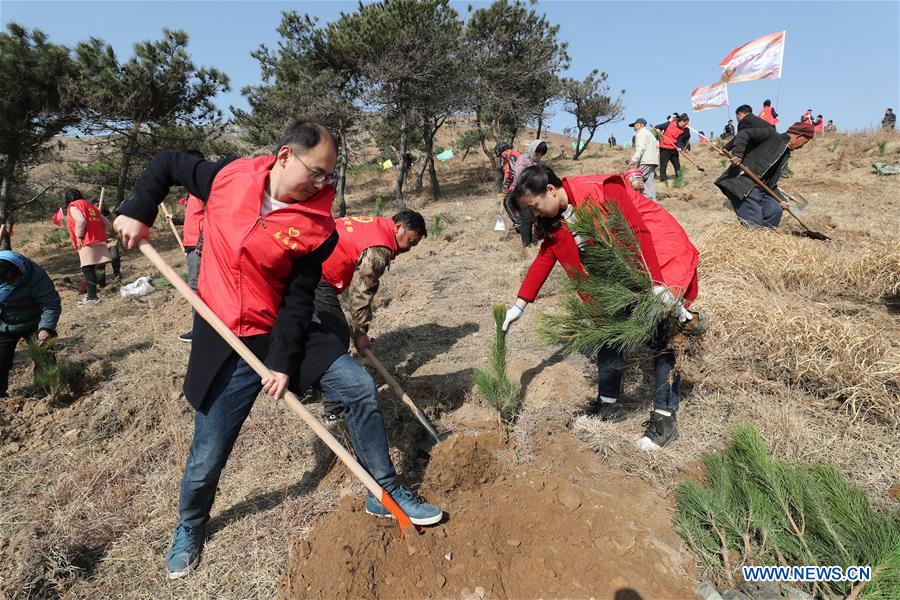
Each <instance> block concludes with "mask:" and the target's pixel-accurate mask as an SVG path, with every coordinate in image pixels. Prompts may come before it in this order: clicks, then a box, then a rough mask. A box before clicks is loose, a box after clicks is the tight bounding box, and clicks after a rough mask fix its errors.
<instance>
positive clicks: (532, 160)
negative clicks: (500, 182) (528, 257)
mask: <svg viewBox="0 0 900 600" xmlns="http://www.w3.org/2000/svg"><path fill="white" fill-rule="evenodd" d="M546 155H547V142H545V141H544V140H534V141H532V142H530V143H529V144H528V146H527V147H526V148H525V152H524V154H522V155H521V156H520V157H519V160H517V161H516V165H515V167H514V168H513V186H514V185H515V181H516V180H517V179H518V178H519V175H521V174H522V171H524V170H525V169H527V168H528V167H530V166H531V165H539V164H542V163H543V160H544V156H546ZM533 229H534V218H533V217H532V216H531V211H530V210H527V209H526V210H522V211H519V235H520V236H521V237H522V245H523V246H525V247H526V248H527V247H529V246H531V245H532V244H533V243H534V241H533V237H534V236H533Z"/></svg>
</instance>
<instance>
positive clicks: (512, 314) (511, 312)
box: [503, 304, 525, 331]
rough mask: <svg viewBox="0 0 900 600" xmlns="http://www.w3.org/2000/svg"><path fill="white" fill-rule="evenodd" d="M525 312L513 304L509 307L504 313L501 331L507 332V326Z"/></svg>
mask: <svg viewBox="0 0 900 600" xmlns="http://www.w3.org/2000/svg"><path fill="white" fill-rule="evenodd" d="M524 312H525V310H524V309H521V308H519V307H518V306H516V305H515V304H513V305H512V306H510V307H509V309H508V310H507V311H506V320H504V321H503V331H508V330H509V326H510V325H512V322H513V321H515V320H516V319H518V318H519V317H521V316H522V313H524Z"/></svg>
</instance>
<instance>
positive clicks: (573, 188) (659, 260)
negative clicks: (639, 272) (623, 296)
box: [503, 165, 699, 450]
mask: <svg viewBox="0 0 900 600" xmlns="http://www.w3.org/2000/svg"><path fill="white" fill-rule="evenodd" d="M636 183H637V182H636ZM641 183H643V182H641ZM514 194H515V201H516V204H517V205H518V206H519V208H524V207H528V208H530V209H531V210H532V212H534V215H535V218H536V221H537V229H538V230H539V232H540V234H541V235H542V236H543V238H544V241H543V242H542V243H541V248H540V250H539V252H538V255H537V257H535V259H534V262H532V264H531V267H530V268H529V269H528V272H527V273H526V275H525V279H524V281H523V282H522V286H521V288H519V294H518V298H516V301H515V303H514V304H513V305H512V306H511V307H510V309H509V310H508V311H507V313H506V320H505V322H504V323H503V329H504V331H506V330H508V329H509V326H510V325H511V324H512V323H513V322H514V321H515V320H517V319H518V318H519V317H520V316H522V313H523V312H524V310H525V307H526V306H527V305H528V304H529V303H531V302H534V300H535V298H536V297H537V294H538V292H539V291H540V289H541V287H542V286H543V285H544V282H545V281H546V280H547V277H548V276H549V275H550V271H551V270H552V269H553V266H554V265H555V264H556V262H557V261H559V263H560V264H561V265H562V266H563V268H564V269H565V271H566V273H567V274H568V275H569V277H573V278H574V277H578V276H580V275H582V274H585V273H586V272H585V270H584V267H583V266H582V263H581V256H580V252H579V245H580V244H581V243H582V242H581V241H580V240H579V239H577V238H576V237H575V236H573V235H572V232H571V231H570V230H569V228H568V225H567V222H568V221H570V220H571V219H572V218H573V217H574V214H575V209H576V208H578V207H579V206H582V205H584V204H586V203H598V204H600V205H601V206H603V205H604V204H606V203H610V202H612V203H615V204H616V205H617V206H618V207H619V209H620V210H621V212H622V215H623V216H624V217H625V219H626V220H627V222H628V224H629V226H630V227H631V229H632V231H634V234H635V237H636V238H637V241H638V244H639V246H640V251H641V254H642V255H643V258H644V262H645V263H646V265H647V270H648V272H649V275H650V278H651V280H652V281H653V282H654V288H653V291H654V293H656V294H658V295H659V296H660V297H661V298H662V299H663V300H664V301H665V302H666V303H667V304H669V305H670V306H671V307H672V310H673V314H674V316H675V318H676V319H677V321H678V323H679V326H680V327H681V328H683V329H685V330H688V329H693V328H694V327H695V326H696V325H697V324H698V323H699V317H698V316H697V315H696V314H692V313H691V312H690V311H688V310H687V309H686V308H685V306H686V305H689V304H690V303H691V302H692V301H693V300H694V299H695V298H696V296H697V259H698V253H697V249H696V248H694V245H693V244H691V241H690V239H688V236H687V234H686V233H685V232H684V229H682V228H681V225H679V224H678V222H677V221H676V220H675V218H674V217H673V216H672V215H670V214H669V213H668V212H666V210H665V209H664V208H663V207H661V206H660V205H659V204H657V203H655V202H653V201H651V200H648V199H647V198H645V197H644V196H643V195H642V194H640V193H639V192H637V191H636V190H634V189H632V188H631V187H629V186H626V184H625V181H624V179H622V177H621V176H619V175H591V176H583V177H566V178H564V179H562V180H560V179H559V178H558V177H557V176H556V174H555V173H554V172H553V171H552V170H551V169H549V168H546V167H543V166H539V165H538V166H534V167H529V168H528V169H526V170H525V172H523V173H522V176H521V177H520V178H519V179H518V180H517V185H516V189H515V192H514ZM669 341H670V328H669V324H668V323H665V322H664V323H663V324H662V325H660V328H659V330H658V331H657V332H656V334H655V335H654V336H653V339H652V340H651V342H650V346H651V348H652V349H653V351H654V359H655V361H656V367H655V371H656V397H655V401H654V409H653V411H652V412H651V413H650V419H649V420H648V421H646V422H644V424H643V426H644V427H645V428H646V429H645V431H644V435H643V436H642V437H641V438H639V439H638V440H637V446H638V447H639V448H641V449H648V450H649V449H657V448H661V447H664V446H666V445H667V444H669V443H671V442H672V441H674V440H675V439H676V438H677V437H678V428H677V426H676V422H675V413H676V411H677V410H678V405H679V399H680V376H679V374H678V372H677V371H676V370H675V353H674V351H673V350H672V348H671V347H670V346H669ZM597 366H598V390H597V392H598V393H597V400H596V401H595V402H594V403H593V404H592V406H591V408H590V412H591V413H592V414H595V415H597V416H599V417H600V418H601V419H604V420H609V421H616V420H620V419H621V418H622V417H623V414H622V411H621V406H620V405H619V404H618V399H619V395H620V393H621V387H622V376H623V374H624V368H625V361H624V357H623V356H622V354H621V353H619V352H618V351H616V350H612V349H609V348H606V347H604V348H601V350H600V352H599V353H598V354H597Z"/></svg>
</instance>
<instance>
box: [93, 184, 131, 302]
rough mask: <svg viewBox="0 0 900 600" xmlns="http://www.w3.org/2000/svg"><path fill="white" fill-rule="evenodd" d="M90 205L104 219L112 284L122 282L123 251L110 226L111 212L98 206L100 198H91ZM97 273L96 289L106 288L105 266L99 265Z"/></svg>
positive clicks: (117, 237)
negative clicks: (110, 259)
mask: <svg viewBox="0 0 900 600" xmlns="http://www.w3.org/2000/svg"><path fill="white" fill-rule="evenodd" d="M91 204H93V205H94V206H96V207H97V208H99V209H100V214H101V215H103V218H104V219H106V247H107V248H109V255H110V256H111V257H112V261H111V262H110V265H111V266H112V271H113V278H112V281H113V283H117V282H119V281H121V280H122V253H123V252H124V251H125V250H124V249H123V248H122V244H121V242H119V236H117V235H116V232H115V230H113V226H112V216H113V215H112V212H110V210H109V207H108V206H100V198H91ZM95 271H96V273H97V287H99V288H105V287H106V265H101V266H99V267H97V268H96V269H95Z"/></svg>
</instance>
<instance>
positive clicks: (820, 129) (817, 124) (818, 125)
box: [812, 115, 825, 135]
mask: <svg viewBox="0 0 900 600" xmlns="http://www.w3.org/2000/svg"><path fill="white" fill-rule="evenodd" d="M812 126H813V131H815V134H816V135H822V134H823V133H824V132H825V119H823V118H822V115H816V119H815V121H813V122H812Z"/></svg>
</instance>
